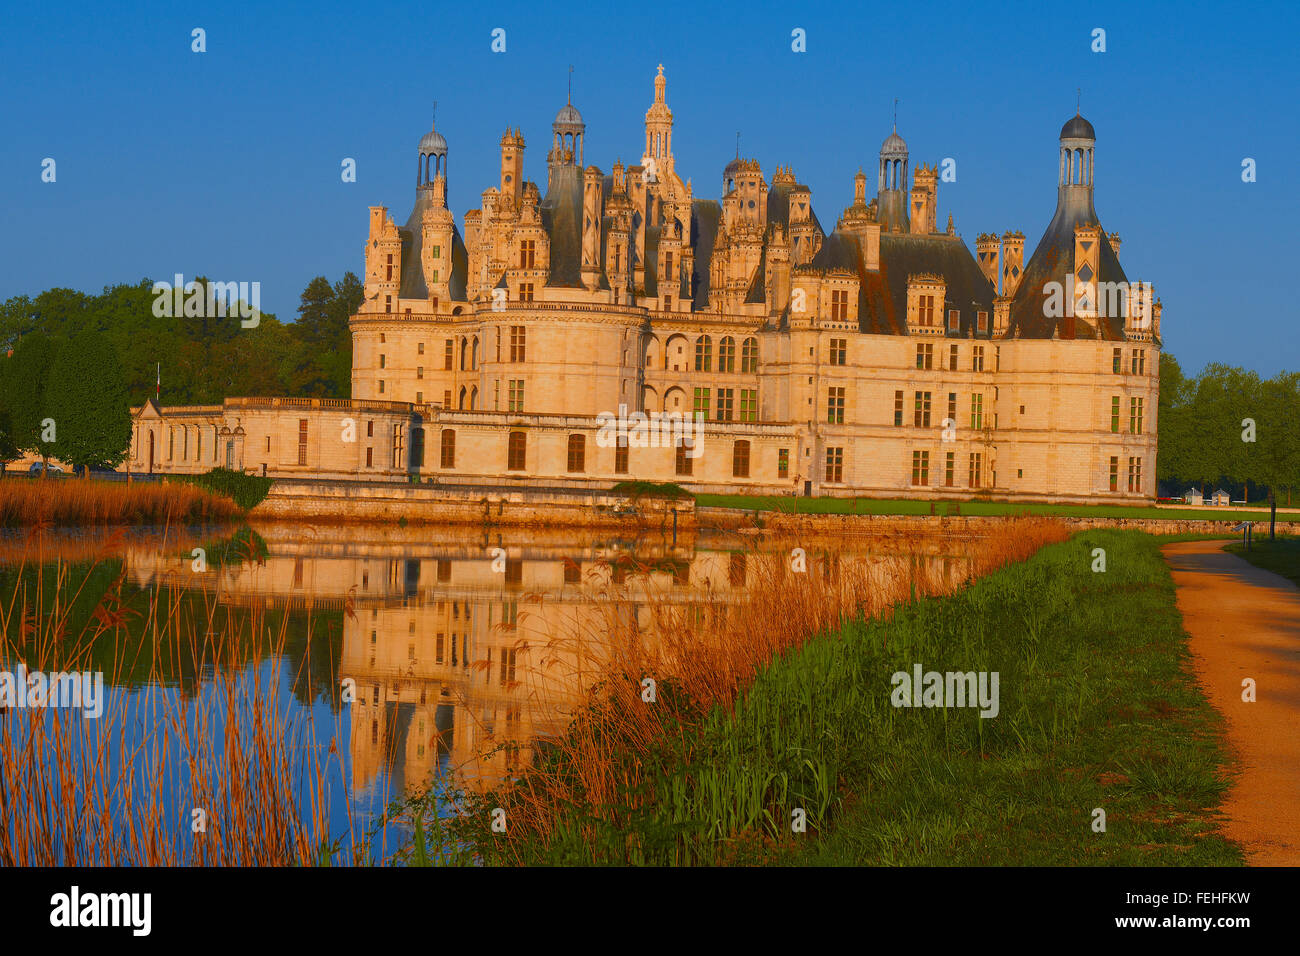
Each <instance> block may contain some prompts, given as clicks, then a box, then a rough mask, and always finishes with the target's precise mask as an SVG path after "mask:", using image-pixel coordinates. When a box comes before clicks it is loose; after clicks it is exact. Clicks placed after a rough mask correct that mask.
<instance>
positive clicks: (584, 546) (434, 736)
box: [128, 527, 969, 796]
mask: <svg viewBox="0 0 1300 956" xmlns="http://www.w3.org/2000/svg"><path fill="white" fill-rule="evenodd" d="M262 530H263V532H264V533H265V534H266V535H267V544H268V547H269V552H270V553H269V555H268V557H267V558H266V560H265V562H264V563H262V564H260V565H259V564H255V563H246V564H242V565H238V566H234V567H226V568H222V569H219V570H212V571H209V572H208V573H207V574H204V575H201V576H196V575H194V574H192V573H191V572H190V560H191V559H190V557H189V555H188V554H185V555H181V556H174V555H167V556H160V555H158V554H157V552H156V551H150V550H146V549H143V548H142V549H138V550H134V549H133V550H132V551H131V552H130V553H129V555H128V567H129V568H130V571H131V576H132V578H133V579H134V580H135V581H136V583H138V584H140V585H142V586H147V585H149V584H151V583H154V582H156V581H159V580H164V579H166V578H169V577H172V576H175V578H176V580H178V582H179V583H183V584H186V585H189V584H192V583H198V584H199V585H200V586H201V587H203V588H204V589H206V590H209V591H211V592H214V593H215V594H216V595H217V597H218V600H220V601H221V602H222V603H224V604H232V605H240V604H244V605H254V604H256V605H260V606H266V607H277V608H280V607H288V608H290V609H293V608H295V607H298V608H302V609H304V610H305V609H306V608H308V607H311V608H312V609H314V610H315V611H319V610H321V609H330V608H333V609H343V610H344V611H345V613H344V614H343V645H342V659H341V660H340V661H339V662H338V679H339V680H340V681H343V680H346V679H351V680H352V681H354V682H355V702H354V703H353V704H352V705H351V707H350V711H351V712H350V717H351V719H350V721H349V724H350V731H349V735H350V739H349V750H350V753H351V757H352V783H353V786H354V788H356V789H357V790H362V789H366V788H368V787H370V786H371V785H373V784H375V783H376V781H380V780H382V781H384V785H385V786H386V787H387V788H388V790H389V792H390V793H391V794H392V795H394V796H396V795H397V794H399V793H400V792H401V790H402V788H403V786H404V785H406V784H411V785H416V784H420V783H423V782H426V781H428V780H429V778H430V776H431V775H432V774H433V773H434V771H435V770H437V771H447V770H449V769H450V770H454V771H455V772H456V775H457V778H458V779H459V780H460V781H462V782H464V783H467V784H469V785H471V786H476V785H483V784H491V783H494V782H497V781H500V780H501V779H503V778H505V777H507V776H509V775H510V774H511V772H512V771H514V770H517V769H519V768H521V767H523V766H525V765H527V763H528V762H529V761H530V760H531V759H532V757H533V748H532V741H533V740H534V739H536V738H539V737H546V736H550V735H555V734H558V733H560V732H562V731H563V729H564V726H565V724H566V723H567V720H568V718H569V715H570V714H571V713H572V710H573V708H574V706H575V705H576V704H578V703H579V702H580V701H581V699H582V697H583V694H584V693H585V691H586V690H587V689H588V688H590V686H591V685H592V683H594V682H595V681H596V680H598V679H599V677H600V675H601V673H602V671H601V663H602V661H603V660H604V655H605V653H606V652H607V650H608V642H609V640H610V632H611V624H613V623H615V622H616V621H620V622H622V623H625V624H631V623H635V625H636V626H637V628H638V629H639V630H640V632H641V633H642V634H643V635H645V636H646V637H647V638H652V633H653V627H654V614H655V613H660V614H662V613H665V611H664V609H665V608H668V609H669V610H668V611H667V612H666V613H680V614H687V613H698V611H697V609H698V608H700V607H701V606H705V605H707V606H709V607H710V609H711V610H710V613H726V610H725V609H726V608H727V607H728V605H730V604H734V603H735V602H736V601H737V599H738V598H739V597H740V596H741V595H742V594H743V593H744V592H745V590H746V588H748V587H750V586H752V585H753V584H754V582H755V581H758V580H764V579H765V575H766V574H767V573H770V572H771V571H772V570H776V569H777V567H778V566H779V567H784V566H785V565H786V564H787V562H788V561H789V550H788V547H787V548H785V549H782V550H779V551H768V552H766V553H764V552H758V551H754V550H752V549H751V550H740V549H744V548H746V546H747V545H748V544H751V543H748V542H737V541H735V540H720V541H716V542H709V543H708V545H707V547H709V548H716V550H705V549H704V547H703V546H696V542H691V543H690V544H683V545H676V546H674V545H670V544H668V543H667V542H666V541H662V540H657V541H637V542H631V541H616V540H615V541H600V540H594V539H592V538H588V539H587V540H586V541H585V542H582V543H575V542H574V540H573V533H572V532H568V531H566V532H555V533H553V534H552V533H548V532H537V531H534V532H530V533H529V535H528V541H527V543H526V544H519V543H512V541H511V540H510V539H505V540H503V539H502V538H500V537H498V536H496V535H492V536H491V537H490V538H489V537H485V536H479V537H478V538H477V539H470V537H469V536H466V535H463V534H462V535H461V536H460V537H456V532H440V531H437V530H421V531H418V532H411V533H409V534H405V533H381V534H379V535H376V536H372V537H361V538H359V537H357V536H358V535H370V534H373V529H347V530H345V531H343V532H341V533H339V534H337V536H335V537H331V538H328V539H325V538H322V537H320V536H316V535H314V534H312V533H311V529H291V528H287V527H276V528H271V529H262ZM331 533H333V532H331ZM431 535H439V536H441V535H445V537H444V538H443V539H442V540H438V539H436V538H435V539H433V540H431ZM958 544H961V543H960V542H956V541H953V540H951V539H942V538H937V537H930V538H924V539H921V540H920V541H916V542H908V543H907V544H906V545H901V544H900V543H898V542H882V541H880V540H879V539H874V540H873V539H866V538H864V539H862V540H861V541H859V542H846V541H844V540H842V539H841V540H838V541H837V542H836V543H835V544H834V545H833V548H834V550H833V551H830V550H827V551H819V550H818V549H817V548H815V547H812V546H810V547H808V549H807V568H808V572H809V573H810V574H822V575H834V574H837V573H838V572H839V570H840V569H841V568H843V567H845V566H846V565H848V564H850V563H852V564H862V563H864V562H865V564H866V565H868V566H871V565H874V564H879V565H881V566H886V565H890V563H891V562H892V563H893V566H895V567H897V566H898V562H899V560H900V557H902V558H903V559H904V560H905V561H907V562H916V561H921V560H925V561H927V562H935V564H934V565H932V566H931V569H932V570H934V571H939V572H941V573H942V574H943V576H944V578H945V579H947V580H952V581H956V580H957V579H959V578H961V577H963V576H964V574H965V573H966V568H967V567H968V565H969V561H968V558H966V557H963V556H961V555H960V553H958V552H956V551H955V550H954V545H958ZM967 547H968V545H967ZM733 549H735V550H733ZM765 564H767V565H771V566H772V567H770V568H765V567H763V566H764V565H765ZM196 578H197V581H196V580H195V579H196ZM652 605H653V608H652Z"/></svg>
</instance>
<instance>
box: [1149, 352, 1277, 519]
mask: <svg viewBox="0 0 1300 956" xmlns="http://www.w3.org/2000/svg"><path fill="white" fill-rule="evenodd" d="M1157 435H1158V438H1159V441H1158V450H1157V458H1156V476H1157V478H1158V479H1159V481H1160V482H1161V484H1162V485H1164V490H1165V491H1167V492H1168V493H1169V494H1170V495H1171V496H1172V495H1181V494H1183V492H1185V491H1186V490H1187V489H1188V488H1192V487H1196V488H1201V489H1203V490H1204V491H1206V492H1212V491H1214V490H1215V489H1216V488H1219V487H1222V488H1223V489H1224V490H1225V491H1228V492H1229V493H1231V494H1232V495H1233V497H1234V498H1237V497H1238V496H1241V497H1245V496H1246V494H1247V493H1249V496H1250V497H1251V498H1256V499H1257V498H1259V497H1262V496H1263V495H1264V494H1265V493H1267V494H1268V495H1269V497H1270V498H1273V499H1274V500H1275V503H1276V499H1278V498H1282V499H1284V500H1283V501H1282V502H1281V503H1283V504H1290V503H1291V493H1292V491H1293V490H1294V489H1295V488H1296V487H1298V486H1300V373H1296V372H1281V373H1279V374H1277V375H1275V376H1274V377H1273V378H1269V379H1264V378H1260V376H1259V374H1258V373H1257V372H1251V371H1247V370H1246V369H1242V368H1235V367H1232V366H1228V365H1220V364H1217V363H1215V364H1211V365H1207V366H1206V367H1205V368H1204V370H1202V372H1201V373H1200V374H1199V375H1197V376H1195V377H1191V378H1189V377H1188V376H1186V375H1184V374H1183V370H1182V369H1181V368H1180V367H1179V365H1178V361H1177V360H1176V359H1175V358H1174V357H1173V356H1172V355H1171V354H1169V353H1168V352H1165V353H1163V354H1162V355H1161V356H1160V408H1159V422H1158V423H1157ZM1248 489H1249V490H1248Z"/></svg>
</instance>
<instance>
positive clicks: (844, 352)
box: [831, 339, 849, 365]
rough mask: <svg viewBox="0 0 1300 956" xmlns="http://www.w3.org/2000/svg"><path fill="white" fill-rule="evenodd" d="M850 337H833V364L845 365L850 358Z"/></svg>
mask: <svg viewBox="0 0 1300 956" xmlns="http://www.w3.org/2000/svg"><path fill="white" fill-rule="evenodd" d="M848 354H849V351H848V339H831V364H832V365H845V364H847V360H848Z"/></svg>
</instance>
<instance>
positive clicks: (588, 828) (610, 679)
mask: <svg viewBox="0 0 1300 956" xmlns="http://www.w3.org/2000/svg"><path fill="white" fill-rule="evenodd" d="M1069 534H1070V532H1069V529H1068V527H1067V526H1066V525H1065V524H1064V523H1062V522H1059V521H1056V520H1053V519H1044V518H1021V519H1015V520H1009V521H1007V522H1005V523H1000V524H999V525H997V526H995V527H994V528H993V529H992V530H991V531H990V533H989V534H987V535H984V536H982V537H981V538H979V539H976V540H972V541H970V542H968V550H967V552H966V559H965V561H964V566H963V567H960V568H958V569H956V570H955V573H949V574H947V575H945V574H944V573H943V572H942V570H941V569H937V568H936V567H935V565H934V564H933V563H932V562H927V561H926V560H924V558H925V556H926V551H927V549H926V547H925V544H924V536H918V535H916V534H915V533H910V534H905V533H902V532H899V533H897V534H896V535H894V536H892V537H893V538H894V539H895V540H894V541H893V546H892V547H891V546H890V542H889V541H886V542H883V547H882V551H884V552H886V553H889V552H891V551H892V552H894V553H893V554H892V556H890V557H886V558H884V559H881V560H876V561H874V562H872V561H855V562H850V561H848V560H845V561H840V560H839V559H838V555H836V554H833V553H829V552H827V553H826V554H825V555H823V556H822V557H818V556H816V555H815V554H814V553H813V552H812V551H811V550H810V551H809V554H808V565H807V572H806V573H793V572H792V571H791V570H790V568H789V563H788V552H781V553H779V554H775V555H772V554H769V555H766V556H756V555H746V559H747V561H749V562H751V564H750V567H751V568H753V571H752V572H751V577H750V580H749V582H748V586H747V587H746V590H745V593H744V595H743V596H742V597H741V599H740V600H739V601H738V602H736V601H731V600H724V599H723V597H722V596H721V591H719V592H718V593H717V594H711V595H709V596H707V597H706V598H705V599H704V600H703V601H702V602H701V603H699V604H697V605H696V606H694V607H689V608H683V607H682V606H681V605H680V604H676V603H672V602H666V601H656V600H655V598H654V596H653V595H651V596H650V598H649V600H648V601H646V602H645V611H646V612H647V615H642V616H637V615H630V614H628V613H627V608H626V604H627V603H628V602H627V600H626V597H627V595H626V593H625V592H619V591H618V590H617V589H614V590H611V591H610V592H608V596H607V599H606V614H605V615H604V616H603V619H602V624H601V625H600V627H601V629H603V630H604V631H605V635H604V639H598V638H599V637H600V636H599V635H595V634H565V635H557V636H555V637H554V638H552V640H551V642H550V645H549V646H548V648H547V651H548V652H549V654H548V656H550V657H551V658H555V657H558V656H563V655H557V654H556V653H555V652H556V651H557V650H559V649H560V645H564V646H565V647H566V648H567V649H568V650H569V651H570V653H569V654H568V655H567V656H569V657H570V658H573V657H578V658H579V659H580V664H579V666H578V667H575V668H574V669H573V670H574V673H575V674H576V673H578V672H585V673H587V674H590V673H591V672H592V671H593V670H595V671H597V672H599V673H601V674H603V677H604V679H603V680H600V681H599V682H597V683H596V684H595V686H594V687H592V688H591V689H590V690H589V691H588V692H587V699H586V704H585V707H583V708H582V709H581V710H580V711H579V712H578V713H577V714H576V715H575V716H574V719H573V720H572V722H571V723H570V724H569V726H568V730H567V732H566V733H564V734H563V735H561V736H560V737H558V738H556V739H553V740H550V741H547V742H546V745H547V746H548V747H549V748H550V750H551V755H550V759H547V760H543V761H542V762H541V763H539V764H538V765H537V766H534V767H532V768H530V769H529V770H527V771H525V772H524V773H523V774H522V775H521V776H520V778H519V779H518V780H517V781H516V782H515V783H514V784H513V785H511V786H508V787H507V788H506V789H504V790H499V791H497V792H495V793H491V794H488V795H487V798H488V799H489V801H504V802H505V804H506V805H508V807H509V810H508V813H509V831H508V833H509V836H508V838H504V839H503V838H502V837H501V835H499V834H490V835H489V836H488V839H490V840H491V846H492V848H493V849H492V857H493V860H494V861H506V862H510V861H514V862H519V861H522V860H524V858H525V854H526V853H527V852H528V851H530V850H535V849H536V847H537V845H538V844H545V843H546V842H547V841H548V840H549V839H550V838H551V837H552V836H553V835H554V832H555V831H556V828H557V827H566V828H572V827H575V826H576V827H578V828H579V829H580V830H582V831H584V832H587V833H592V834H594V832H595V831H596V830H597V829H604V830H606V832H608V828H609V824H610V823H613V824H614V825H615V826H617V823H618V821H619V819H620V818H625V817H626V815H628V814H630V813H633V812H636V811H637V810H638V806H637V801H638V800H640V799H653V796H645V797H641V796H639V795H652V794H653V788H651V787H648V786H646V784H647V780H646V779H645V774H646V773H647V771H646V769H645V767H646V764H647V762H648V759H643V758H649V757H650V756H651V752H652V751H657V752H659V753H662V752H664V743H665V741H666V740H668V739H669V738H671V741H670V743H671V745H672V746H670V747H669V748H668V749H669V750H675V751H676V752H678V753H680V754H683V755H686V756H687V757H688V758H689V755H690V754H691V752H692V747H693V745H694V743H695V741H694V737H695V734H696V731H697V729H698V727H699V726H700V725H701V723H702V722H703V720H704V719H705V717H706V716H707V714H708V713H709V711H710V710H711V709H712V708H714V707H722V708H726V709H728V710H729V709H730V708H731V707H732V705H733V704H734V703H735V701H736V699H737V696H738V695H739V694H741V693H742V692H743V691H744V690H745V688H746V687H748V686H749V684H750V683H751V682H752V681H753V680H754V678H755V676H756V675H757V673H758V672H759V671H760V670H761V669H762V668H763V667H764V666H765V665H766V664H767V663H768V662H770V661H772V660H773V659H775V658H777V657H779V656H781V655H784V654H787V653H790V652H793V651H796V650H797V649H798V648H799V647H801V646H802V645H803V644H804V643H805V642H807V641H808V640H809V639H810V638H812V637H814V636H815V635H818V634H828V633H834V632H836V631H837V630H838V629H839V627H840V626H841V624H842V623H843V622H844V621H845V620H846V619H848V618H853V617H855V616H858V615H862V616H866V617H871V616H874V615H880V614H888V613H889V610H890V608H892V607H894V606H895V605H897V604H900V603H902V602H906V601H908V600H909V599H911V598H914V597H919V596H923V595H934V596H939V595H944V594H948V593H952V592H953V591H955V590H958V589H960V588H962V587H964V586H965V585H966V584H968V583H970V582H971V581H973V580H975V579H976V578H979V577H982V576H983V575H986V574H988V573H990V572H992V571H994V570H996V569H998V568H1000V567H1003V566H1004V565H1007V564H1011V563H1014V562H1018V561H1023V560H1025V559H1027V558H1029V557H1030V556H1032V555H1033V554H1034V553H1035V552H1037V551H1038V550H1039V549H1040V548H1042V547H1044V546H1045V545H1048V544H1052V543H1055V542H1058V541H1063V540H1065V539H1066V538H1068V537H1069ZM918 538H919V542H918ZM918 544H919V545H920V546H919V547H918ZM759 557H766V558H767V559H768V560H763V561H759V560H757V558H759ZM640 570H642V571H649V570H650V569H649V568H645V567H642V568H641V569H640ZM591 649H595V650H596V652H597V654H598V656H593V654H592V653H591ZM645 676H650V677H653V678H654V679H656V681H657V682H658V684H659V687H660V690H659V696H658V700H657V702H656V704H655V705H654V706H647V705H646V703H645V701H644V700H643V698H642V689H643V688H642V684H641V679H642V678H643V677H645ZM553 679H555V680H557V681H559V682H561V683H562V682H563V681H564V679H565V676H564V675H559V676H557V677H556V678H553ZM590 683H591V681H590V679H589V678H588V680H587V684H588V686H590ZM668 688H671V693H669V692H667V691H668ZM555 696H556V697H557V698H563V696H564V695H563V694H556V695H555ZM570 696H572V695H570ZM446 798H447V799H448V800H449V801H450V802H451V805H452V808H453V810H454V811H456V812H458V813H459V814H460V815H461V817H460V820H461V823H462V824H463V823H464V822H465V820H466V819H467V817H473V818H475V819H476V820H481V819H482V818H483V817H484V810H485V809H486V808H485V806H484V805H483V797H482V796H479V795H473V794H469V793H466V792H464V791H457V790H455V789H454V788H451V789H449V790H448V791H447V792H446ZM575 821H576V822H575ZM477 827H478V824H477V823H474V824H470V825H468V826H466V827H464V830H463V831H462V832H467V833H469V834H471V836H470V838H469V839H470V840H471V841H473V840H474V836H473V834H475V833H476V832H478V830H477Z"/></svg>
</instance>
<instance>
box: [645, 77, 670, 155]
mask: <svg viewBox="0 0 1300 956" xmlns="http://www.w3.org/2000/svg"><path fill="white" fill-rule="evenodd" d="M667 85H668V81H667V80H666V79H665V78H664V65H663V64H662V63H660V64H659V75H658V76H656V77H655V101H654V102H653V103H651V104H650V108H649V109H648V110H646V111H645V155H646V158H647V159H653V160H654V163H655V167H656V168H657V169H658V170H660V171H661V172H662V173H663V174H670V173H672V171H673V111H672V110H670V109H669V108H668V104H666V103H665V102H664V88H665V87H666V86H667ZM645 165H646V166H647V167H648V166H649V163H645Z"/></svg>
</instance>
